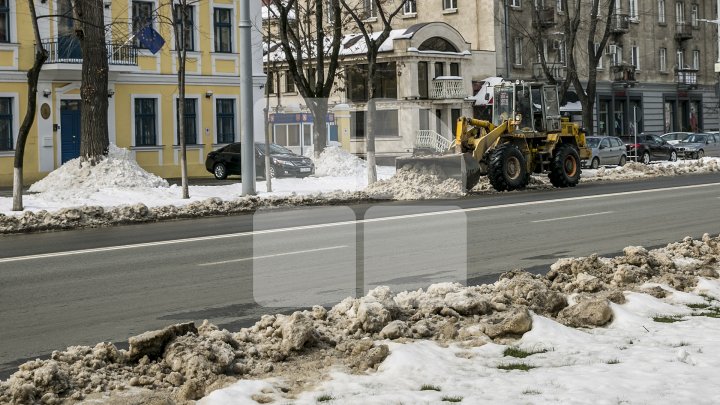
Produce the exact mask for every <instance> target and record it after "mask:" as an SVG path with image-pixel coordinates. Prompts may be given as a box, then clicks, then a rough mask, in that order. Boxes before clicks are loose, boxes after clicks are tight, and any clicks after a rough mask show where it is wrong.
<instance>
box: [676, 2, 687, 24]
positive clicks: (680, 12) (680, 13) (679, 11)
mask: <svg viewBox="0 0 720 405" xmlns="http://www.w3.org/2000/svg"><path fill="white" fill-rule="evenodd" d="M675 22H677V23H678V24H683V23H685V8H684V7H683V4H682V3H681V2H679V1H678V2H677V3H675Z"/></svg>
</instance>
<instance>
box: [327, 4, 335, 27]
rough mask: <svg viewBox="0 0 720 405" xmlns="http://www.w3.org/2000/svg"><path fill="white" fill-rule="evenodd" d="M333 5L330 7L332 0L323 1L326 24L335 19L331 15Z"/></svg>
mask: <svg viewBox="0 0 720 405" xmlns="http://www.w3.org/2000/svg"><path fill="white" fill-rule="evenodd" d="M332 10H333V7H332V1H331V0H327V1H325V17H326V18H327V22H328V24H332V23H333V22H334V20H335V16H334V15H333V12H332Z"/></svg>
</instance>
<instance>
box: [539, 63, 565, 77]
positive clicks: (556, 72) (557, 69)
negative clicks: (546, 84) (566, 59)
mask: <svg viewBox="0 0 720 405" xmlns="http://www.w3.org/2000/svg"><path fill="white" fill-rule="evenodd" d="M545 65H546V66H547V68H548V70H549V71H550V74H551V75H552V77H554V78H555V80H557V81H562V80H565V78H566V77H567V68H566V67H565V65H563V64H562V63H546V64H545ZM532 71H533V77H534V78H535V79H537V80H545V79H547V76H545V71H544V70H543V65H542V63H533V65H532Z"/></svg>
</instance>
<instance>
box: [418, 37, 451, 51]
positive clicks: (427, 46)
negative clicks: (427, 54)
mask: <svg viewBox="0 0 720 405" xmlns="http://www.w3.org/2000/svg"><path fill="white" fill-rule="evenodd" d="M418 49H419V50H421V51H439V52H458V49H457V48H456V47H455V45H453V44H452V43H451V42H450V41H448V40H447V39H445V38H440V37H432V38H430V39H427V40H425V42H423V43H422V45H420V48H418Z"/></svg>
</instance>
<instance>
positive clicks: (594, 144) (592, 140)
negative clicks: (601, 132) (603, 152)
mask: <svg viewBox="0 0 720 405" xmlns="http://www.w3.org/2000/svg"><path fill="white" fill-rule="evenodd" d="M586 141H587V145H588V146H589V147H591V148H597V147H598V145H600V138H587V139H586Z"/></svg>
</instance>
